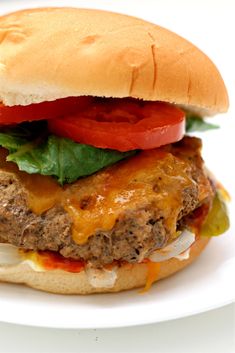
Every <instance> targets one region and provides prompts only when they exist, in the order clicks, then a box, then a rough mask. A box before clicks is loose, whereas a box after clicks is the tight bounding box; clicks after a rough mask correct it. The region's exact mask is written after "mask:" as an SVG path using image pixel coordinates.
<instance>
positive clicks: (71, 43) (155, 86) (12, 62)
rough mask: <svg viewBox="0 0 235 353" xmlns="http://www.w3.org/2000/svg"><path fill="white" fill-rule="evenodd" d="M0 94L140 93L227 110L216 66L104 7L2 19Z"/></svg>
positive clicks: (30, 99)
mask: <svg viewBox="0 0 235 353" xmlns="http://www.w3.org/2000/svg"><path fill="white" fill-rule="evenodd" d="M0 28H1V31H0V100H1V101H2V102H3V103H4V104H5V105H9V106H11V105H18V104H19V105H27V104H31V103H38V102H42V101H49V100H54V99H58V98H63V97H68V96H81V95H91V96H102V97H120V98H122V97H134V98H140V99H144V100H159V101H166V102H171V103H176V104H180V105H185V106H187V107H188V108H189V109H191V108H192V109H196V110H199V111H200V112H201V113H203V114H206V115H212V114H215V113H219V112H225V111H226V110H227V108H228V96H227V92H226V88H225V85H224V82H223V80H222V78H221V76H220V73H219V72H218V70H217V68H216V67H215V65H214V64H213V63H212V62H211V60H210V59H209V58H208V57H207V56H206V55H205V54H203V53H202V52H201V51H200V50H199V49H198V48H196V47H195V46H194V45H192V44H191V43H190V42H188V41H186V40H185V39H183V38H181V37H179V36H178V35H176V34H174V33H172V32H170V31H168V30H166V29H164V28H162V27H159V26H156V25H154V24H152V23H149V22H146V21H143V20H140V19H137V18H133V17H129V16H125V15H121V14H115V13H110V12H105V11H97V10H88V9H76V8H39V9H34V10H24V11H19V12H15V13H12V14H9V15H6V16H2V17H1V18H0Z"/></svg>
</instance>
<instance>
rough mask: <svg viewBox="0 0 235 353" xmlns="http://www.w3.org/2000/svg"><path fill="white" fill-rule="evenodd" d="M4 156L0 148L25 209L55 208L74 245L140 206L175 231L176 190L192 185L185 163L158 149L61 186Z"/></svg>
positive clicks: (178, 195)
mask: <svg viewBox="0 0 235 353" xmlns="http://www.w3.org/2000/svg"><path fill="white" fill-rule="evenodd" d="M6 155H7V154H6V151H5V150H2V152H1V157H0V169H2V170H5V171H8V172H13V173H14V174H16V175H17V176H18V178H19V179H20V181H21V182H22V184H23V185H24V187H25V189H26V190H27V195H28V199H27V202H28V206H29V208H30V209H31V210H32V211H33V212H34V213H36V214H41V213H43V212H45V211H46V210H48V209H50V208H51V207H53V206H54V205H57V204H60V205H61V206H62V207H63V208H64V209H65V210H66V211H67V212H68V213H69V215H70V217H71V219H72V222H73V239H74V241H75V242H76V243H78V244H84V243H85V242H86V241H87V239H88V238H89V236H91V235H93V234H95V233H96V232H97V230H102V231H109V230H111V229H112V228H113V226H114V225H115V222H116V220H117V219H118V218H119V217H121V215H122V214H123V213H124V212H125V211H127V210H132V209H138V208H143V207H154V208H156V210H159V211H160V212H162V213H163V214H164V219H165V220H166V221H165V222H166V226H167V227H168V228H169V229H170V230H171V232H172V234H173V233H175V231H176V229H175V227H176V221H177V217H178V213H179V211H180V209H179V207H181V204H182V190H183V189H185V188H187V187H190V186H192V184H193V183H194V181H193V180H192V179H190V178H189V177H188V175H187V169H188V166H189V165H188V163H187V162H186V161H183V160H181V159H179V158H177V157H175V156H173V155H172V154H171V153H168V152H166V151H165V150H164V149H156V150H150V151H144V152H141V153H139V154H138V155H136V156H134V157H132V158H130V159H129V160H125V161H122V162H120V163H118V164H115V165H114V166H112V167H109V168H106V169H105V170H104V171H101V172H99V173H97V174H94V175H92V176H90V177H87V178H84V179H80V180H78V181H77V182H75V183H74V184H72V185H67V186H66V187H64V188H62V187H60V186H59V185H58V183H57V182H56V181H55V180H54V179H53V178H51V177H46V176H42V175H35V174H34V175H30V174H27V173H24V172H20V171H19V170H18V168H17V166H16V165H15V164H14V163H9V162H6V161H5V158H6ZM169 205H171V207H169Z"/></svg>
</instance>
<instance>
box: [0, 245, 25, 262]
mask: <svg viewBox="0 0 235 353" xmlns="http://www.w3.org/2000/svg"><path fill="white" fill-rule="evenodd" d="M21 262H22V257H21V256H20V253H19V249H18V248H17V247H16V246H14V245H11V244H5V243H0V265H6V266H13V265H18V264H19V263H21Z"/></svg>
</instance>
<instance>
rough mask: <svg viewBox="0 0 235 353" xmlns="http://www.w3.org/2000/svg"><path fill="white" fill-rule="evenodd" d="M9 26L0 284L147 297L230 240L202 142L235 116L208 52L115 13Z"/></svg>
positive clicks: (3, 67) (3, 61) (24, 19)
mask: <svg viewBox="0 0 235 353" xmlns="http://www.w3.org/2000/svg"><path fill="white" fill-rule="evenodd" d="M0 27H1V32H0V101H1V104H0V146H1V148H0V190H1V194H0V280H1V281H5V282H13V283H25V284H27V285H28V286H31V287H33V288H37V289H41V290H44V291H48V292H54V293H63V294H89V293H98V292H116V291H121V290H127V289H131V288H135V287H143V288H144V290H145V291H146V290H148V289H149V288H150V286H151V285H152V283H153V282H155V281H157V280H159V279H162V278H164V277H167V276H169V275H172V274H173V273H175V272H177V271H179V270H181V269H183V268H184V267H186V266H188V265H189V264H190V263H191V262H192V261H194V260H195V259H196V258H197V257H198V256H199V255H200V253H201V252H202V251H203V249H204V248H205V247H206V245H207V243H208V242H209V240H210V239H211V237H212V236H216V235H219V234H222V233H223V232H225V231H226V230H227V228H228V226H229V221H228V216H227V213H226V207H225V203H224V195H225V191H224V190H223V189H222V188H221V186H220V184H219V183H218V182H217V181H216V179H215V178H214V177H213V176H212V175H211V173H209V172H208V170H207V169H206V168H205V166H204V162H203V160H202V157H201V147H202V144H201V140H200V139H198V138H196V137H192V135H191V133H192V132H193V131H203V130H208V129H212V128H216V126H215V125H213V124H211V123H208V122H206V121H204V120H203V118H204V117H206V116H210V115H214V114H216V113H223V112H226V111H227V109H228V96H227V91H226V88H225V85H224V82H223V80H222V78H221V76H220V73H219V72H218V70H217V68H216V67H215V65H214V64H213V63H212V62H211V60H210V59H209V58H208V57H207V56H206V55H205V54H203V53H202V52H201V51H200V50H199V49H198V48H196V47H195V46H194V45H192V44H191V43H190V42H188V41H186V40H185V39H183V38H181V37H179V36H178V35H176V34H174V33H172V32H170V31H168V30H166V29H164V28H161V27H159V26H156V25H154V24H151V23H148V22H145V21H143V20H141V19H137V18H133V17H129V16H124V15H120V14H115V13H110V12H105V11H97V10H86V9H76V8H40V9H34V10H24V11H19V12H15V13H12V14H8V15H6V16H2V17H1V18H0ZM187 133H190V136H189V135H188V134H187Z"/></svg>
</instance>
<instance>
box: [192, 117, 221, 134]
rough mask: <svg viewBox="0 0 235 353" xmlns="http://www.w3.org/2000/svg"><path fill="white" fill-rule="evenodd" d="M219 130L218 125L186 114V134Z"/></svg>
mask: <svg viewBox="0 0 235 353" xmlns="http://www.w3.org/2000/svg"><path fill="white" fill-rule="evenodd" d="M214 129H219V126H218V125H215V124H211V123H208V122H206V121H205V120H203V119H202V118H200V117H198V116H197V115H193V114H186V132H204V131H207V130H214Z"/></svg>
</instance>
